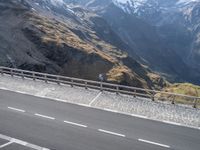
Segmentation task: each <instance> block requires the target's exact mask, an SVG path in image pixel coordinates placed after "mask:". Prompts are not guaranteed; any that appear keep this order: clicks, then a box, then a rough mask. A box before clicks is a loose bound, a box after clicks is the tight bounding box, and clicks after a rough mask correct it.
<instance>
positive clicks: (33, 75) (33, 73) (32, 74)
mask: <svg viewBox="0 0 200 150" xmlns="http://www.w3.org/2000/svg"><path fill="white" fill-rule="evenodd" d="M32 76H33V81H35V73H33V74H32Z"/></svg>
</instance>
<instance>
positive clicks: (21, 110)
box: [8, 107, 26, 113]
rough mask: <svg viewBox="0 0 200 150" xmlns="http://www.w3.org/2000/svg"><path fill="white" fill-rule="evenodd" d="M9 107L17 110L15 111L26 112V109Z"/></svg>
mask: <svg viewBox="0 0 200 150" xmlns="http://www.w3.org/2000/svg"><path fill="white" fill-rule="evenodd" d="M8 109H11V110H15V111H19V112H23V113H24V112H26V111H25V110H23V109H18V108H14V107H8Z"/></svg>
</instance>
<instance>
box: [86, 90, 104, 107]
mask: <svg viewBox="0 0 200 150" xmlns="http://www.w3.org/2000/svg"><path fill="white" fill-rule="evenodd" d="M101 94H102V92H100V93H99V94H98V95H97V96H96V97H95V98H94V99H93V100H92V101H91V102H90V104H89V106H92V104H93V103H94V102H95V101H96V100H97V98H99V96H100V95H101Z"/></svg>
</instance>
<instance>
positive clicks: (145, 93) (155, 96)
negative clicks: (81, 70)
mask: <svg viewBox="0 0 200 150" xmlns="http://www.w3.org/2000/svg"><path fill="white" fill-rule="evenodd" d="M0 73H1V75H4V74H8V75H11V76H19V77H21V78H31V79H33V80H43V81H45V82H56V83H57V84H68V85H71V86H72V87H73V86H80V87H84V88H85V89H88V88H92V89H98V90H101V91H109V92H115V93H117V94H127V95H133V96H134V97H145V98H150V99H151V100H152V101H171V103H172V104H187V105H191V106H193V107H194V108H199V107H200V97H195V96H188V95H182V94H175V93H169V92H163V91H156V90H150V89H143V88H137V87H131V86H124V85H118V84H111V83H106V82H99V81H92V80H84V79H78V78H72V77H66V76H60V75H53V74H47V73H39V72H34V71H27V70H22V69H15V68H8V67H0Z"/></svg>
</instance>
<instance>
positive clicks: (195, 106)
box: [193, 98, 198, 108]
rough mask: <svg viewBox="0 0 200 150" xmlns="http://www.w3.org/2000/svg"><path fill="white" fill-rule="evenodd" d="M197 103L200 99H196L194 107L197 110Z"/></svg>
mask: <svg viewBox="0 0 200 150" xmlns="http://www.w3.org/2000/svg"><path fill="white" fill-rule="evenodd" d="M197 101H198V99H197V98H194V105H193V107H194V108H197Z"/></svg>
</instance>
